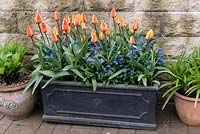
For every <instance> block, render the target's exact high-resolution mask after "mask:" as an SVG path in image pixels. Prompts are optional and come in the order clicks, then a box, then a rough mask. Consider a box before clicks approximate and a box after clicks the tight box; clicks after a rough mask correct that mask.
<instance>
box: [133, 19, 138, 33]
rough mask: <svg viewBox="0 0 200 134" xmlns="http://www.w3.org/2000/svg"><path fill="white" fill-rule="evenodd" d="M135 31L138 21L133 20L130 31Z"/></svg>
mask: <svg viewBox="0 0 200 134" xmlns="http://www.w3.org/2000/svg"><path fill="white" fill-rule="evenodd" d="M137 30H138V20H135V21H134V22H133V26H132V31H133V32H134V31H137Z"/></svg>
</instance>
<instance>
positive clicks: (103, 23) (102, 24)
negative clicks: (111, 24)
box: [101, 20, 108, 33]
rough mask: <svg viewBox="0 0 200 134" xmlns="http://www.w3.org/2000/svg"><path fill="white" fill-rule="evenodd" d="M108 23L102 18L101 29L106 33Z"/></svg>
mask: <svg viewBox="0 0 200 134" xmlns="http://www.w3.org/2000/svg"><path fill="white" fill-rule="evenodd" d="M107 28H108V27H107V24H106V23H105V22H104V20H102V21H101V31H102V32H103V33H105V32H106V30H107Z"/></svg>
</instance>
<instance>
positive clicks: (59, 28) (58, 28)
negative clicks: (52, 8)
mask: <svg viewBox="0 0 200 134" xmlns="http://www.w3.org/2000/svg"><path fill="white" fill-rule="evenodd" d="M56 23H57V25H58V31H59V34H61V32H60V31H61V30H60V26H59V23H58V21H56Z"/></svg>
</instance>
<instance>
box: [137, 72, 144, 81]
mask: <svg viewBox="0 0 200 134" xmlns="http://www.w3.org/2000/svg"><path fill="white" fill-rule="evenodd" d="M143 77H145V75H144V74H140V75H139V76H138V79H137V81H141V79H142V78H143Z"/></svg>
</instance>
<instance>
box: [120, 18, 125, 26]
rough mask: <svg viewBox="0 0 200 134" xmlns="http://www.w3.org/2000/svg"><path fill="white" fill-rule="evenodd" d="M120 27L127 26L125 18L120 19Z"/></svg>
mask: <svg viewBox="0 0 200 134" xmlns="http://www.w3.org/2000/svg"><path fill="white" fill-rule="evenodd" d="M119 26H120V27H121V28H123V27H124V26H125V22H124V18H121V19H120V24H119Z"/></svg>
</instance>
